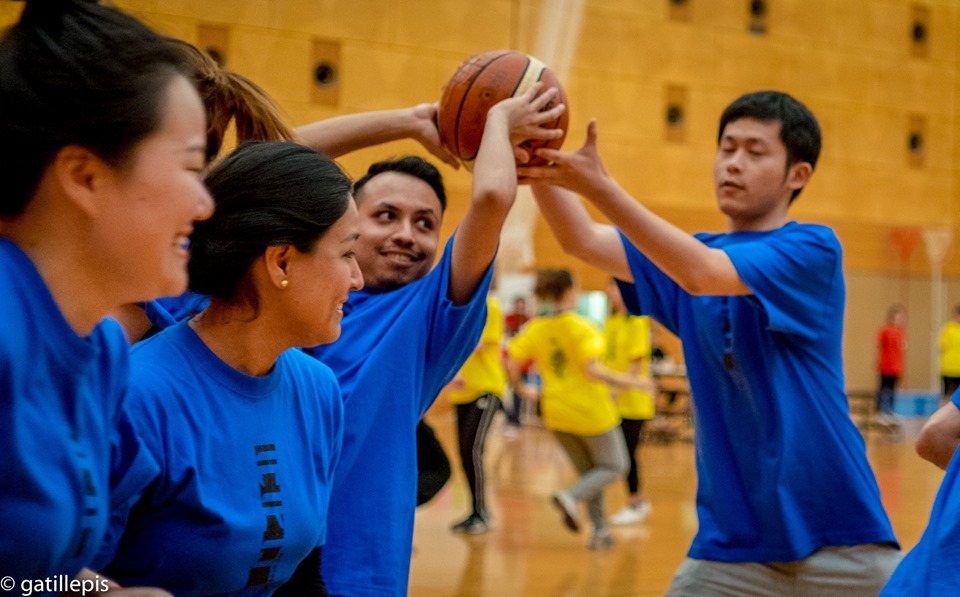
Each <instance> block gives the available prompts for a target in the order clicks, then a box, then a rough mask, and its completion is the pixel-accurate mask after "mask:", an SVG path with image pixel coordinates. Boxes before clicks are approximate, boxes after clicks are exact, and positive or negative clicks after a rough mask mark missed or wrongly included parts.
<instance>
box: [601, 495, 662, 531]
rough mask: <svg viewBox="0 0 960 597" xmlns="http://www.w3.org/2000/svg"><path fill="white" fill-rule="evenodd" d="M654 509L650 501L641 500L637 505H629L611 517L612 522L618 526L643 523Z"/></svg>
mask: <svg viewBox="0 0 960 597" xmlns="http://www.w3.org/2000/svg"><path fill="white" fill-rule="evenodd" d="M652 510H653V506H651V505H650V502H648V501H647V500H644V501H642V502H640V503H639V504H637V505H636V506H630V505H627V506H624V507H623V508H622V509H621V510H620V511H619V512H617V513H616V514H614V515H613V516H611V517H610V524H612V525H616V526H624V525H628V524H641V523H642V522H644V521H645V520H647V517H648V516H650V512H651V511H652Z"/></svg>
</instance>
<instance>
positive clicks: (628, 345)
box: [603, 313, 655, 419]
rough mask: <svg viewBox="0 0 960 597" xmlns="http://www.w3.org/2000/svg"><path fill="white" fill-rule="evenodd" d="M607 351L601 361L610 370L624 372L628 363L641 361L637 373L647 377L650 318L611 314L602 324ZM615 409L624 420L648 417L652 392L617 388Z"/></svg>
mask: <svg viewBox="0 0 960 597" xmlns="http://www.w3.org/2000/svg"><path fill="white" fill-rule="evenodd" d="M603 337H604V339H605V340H606V344H607V353H606V355H605V357H604V360H603V363H604V365H606V366H607V367H609V368H610V369H613V370H614V371H620V372H623V373H626V372H628V371H630V366H631V364H632V363H633V362H634V361H636V360H641V366H640V370H639V371H638V373H639V374H640V375H644V376H646V377H650V319H649V318H648V317H645V316H644V317H637V316H634V315H627V314H625V313H614V314H612V315H610V316H609V317H607V321H606V322H605V323H604V325H603ZM615 397H616V401H617V408H619V409H620V415H621V416H623V417H624V418H625V419H652V418H653V414H654V408H655V407H654V401H653V394H651V393H650V392H644V391H638V390H621V391H619V392H616V394H615Z"/></svg>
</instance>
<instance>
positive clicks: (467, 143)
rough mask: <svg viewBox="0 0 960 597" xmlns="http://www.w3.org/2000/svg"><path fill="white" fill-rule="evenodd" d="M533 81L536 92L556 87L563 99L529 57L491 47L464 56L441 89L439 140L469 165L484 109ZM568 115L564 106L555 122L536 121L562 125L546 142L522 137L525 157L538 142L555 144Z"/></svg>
mask: <svg viewBox="0 0 960 597" xmlns="http://www.w3.org/2000/svg"><path fill="white" fill-rule="evenodd" d="M537 81H543V89H541V90H540V93H543V92H544V91H546V90H547V89H549V88H551V87H556V88H557V89H558V90H559V91H560V95H559V102H560V103H563V104H566V103H567V97H566V94H565V93H564V92H563V87H561V85H560V81H559V80H558V79H557V77H556V75H554V74H553V72H552V71H551V70H550V69H549V68H547V66H546V65H545V64H544V63H543V62H541V61H540V60H537V59H536V58H534V57H533V56H528V55H527V54H524V53H523V52H517V51H514V50H493V51H490V52H484V53H483V54H478V55H476V56H472V57H471V58H468V59H467V60H466V62H464V63H463V64H462V65H460V68H458V69H457V72H455V73H454V74H453V76H452V77H450V80H449V81H448V82H447V84H446V86H445V87H444V89H443V95H442V97H441V98H440V109H439V111H438V113H437V128H438V129H439V131H440V140H441V141H442V142H443V144H444V145H445V146H446V147H447V149H449V150H450V151H451V152H452V153H453V154H454V155H455V156H457V157H458V158H459V159H460V161H461V162H463V164H464V166H466V167H467V169H468V170H472V169H473V161H474V160H475V159H476V157H477V151H478V150H479V149H480V139H481V138H483V126H484V124H485V123H486V121H487V111H489V110H490V108H491V107H493V105H494V104H496V103H498V102H500V101H502V100H505V99H507V98H509V97H515V96H518V95H522V94H523V93H525V92H526V91H527V90H529V89H530V86H531V85H533V84H534V83H536V82H537ZM554 105H555V103H554V102H550V103H549V104H547V105H546V106H545V107H544V108H543V109H544V110H549V109H550V108H551V107H553V106H554ZM568 115H569V110H564V111H563V114H561V115H560V117H559V118H557V119H556V121H554V122H550V123H547V124H544V125H542V126H544V127H546V128H559V129H562V130H563V133H564V134H563V136H562V137H560V138H558V139H552V140H549V141H544V140H528V141H525V142H524V143H523V144H522V145H521V147H523V148H524V149H526V150H527V151H529V152H530V154H531V156H532V154H533V150H534V149H537V148H538V147H550V148H553V149H558V148H559V147H560V146H561V145H562V144H563V139H564V137H566V133H567V123H568V122H569V116H568ZM544 163H545V162H544V160H542V159H540V158H537V157H535V156H534V157H532V158H531V160H530V161H529V162H528V163H527V164H520V165H529V166H536V165H542V164H544Z"/></svg>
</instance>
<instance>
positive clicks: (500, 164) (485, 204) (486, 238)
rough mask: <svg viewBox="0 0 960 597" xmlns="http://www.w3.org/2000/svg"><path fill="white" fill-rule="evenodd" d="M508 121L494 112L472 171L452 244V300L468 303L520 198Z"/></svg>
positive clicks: (460, 303)
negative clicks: (464, 210) (463, 211)
mask: <svg viewBox="0 0 960 597" xmlns="http://www.w3.org/2000/svg"><path fill="white" fill-rule="evenodd" d="M508 131H509V127H508V123H507V121H506V118H504V117H502V116H501V115H499V114H498V113H494V112H491V114H490V115H489V116H488V118H487V124H486V127H485V128H484V133H483V140H482V141H481V143H480V151H479V153H478V154H477V159H476V162H475V163H474V169H473V186H472V191H471V199H470V206H469V207H468V208H467V213H466V214H465V215H464V217H463V220H462V221H461V222H460V226H459V227H458V228H457V233H456V236H455V238H454V244H453V258H452V260H451V266H450V267H451V272H450V289H449V297H450V300H452V301H453V302H454V304H457V305H462V304H466V303H467V302H469V300H470V297H472V296H473V293H474V292H475V291H476V288H477V284H479V283H480V280H481V279H482V277H483V274H484V272H486V270H487V268H488V267H490V263H491V262H492V261H493V258H494V256H495V255H496V253H497V246H498V244H499V242H500V231H501V229H502V228H503V223H504V221H505V220H506V218H507V214H508V213H509V211H510V207H511V206H512V205H513V201H514V199H515V198H516V194H517V172H516V166H515V164H514V159H513V149H512V147H511V145H510V139H509V136H508Z"/></svg>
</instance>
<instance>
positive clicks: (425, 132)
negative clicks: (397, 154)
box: [412, 102, 460, 168]
mask: <svg viewBox="0 0 960 597" xmlns="http://www.w3.org/2000/svg"><path fill="white" fill-rule="evenodd" d="M437 108H438V103H437V102H434V103H432V104H430V103H426V104H417V105H416V106H413V108H412V110H413V115H414V117H415V118H416V128H415V132H414V134H413V138H414V139H416V140H417V142H419V143H420V145H423V148H424V149H426V150H427V151H429V152H430V153H432V154H433V155H434V156H436V157H438V158H440V159H441V160H443V161H444V162H445V163H447V164H449V165H451V166H453V167H454V168H459V167H460V160H458V159H457V158H456V156H454V155H453V154H452V153H451V152H450V150H449V149H447V148H446V146H444V144H443V143H441V142H440V132H439V131H438V130H437Z"/></svg>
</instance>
